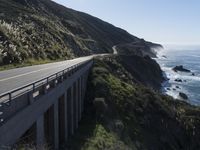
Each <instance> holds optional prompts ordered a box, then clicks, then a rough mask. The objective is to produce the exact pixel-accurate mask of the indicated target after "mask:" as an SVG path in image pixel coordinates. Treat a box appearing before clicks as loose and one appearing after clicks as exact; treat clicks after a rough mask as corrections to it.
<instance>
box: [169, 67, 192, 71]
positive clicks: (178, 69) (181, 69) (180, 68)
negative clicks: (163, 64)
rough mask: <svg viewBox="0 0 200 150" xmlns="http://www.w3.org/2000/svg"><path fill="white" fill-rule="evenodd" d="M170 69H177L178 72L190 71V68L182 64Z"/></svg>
mask: <svg viewBox="0 0 200 150" xmlns="http://www.w3.org/2000/svg"><path fill="white" fill-rule="evenodd" d="M172 70H174V71H175V72H177V71H180V72H191V71H190V70H188V69H185V68H184V67H183V66H182V65H180V66H176V67H174V68H173V69H172Z"/></svg>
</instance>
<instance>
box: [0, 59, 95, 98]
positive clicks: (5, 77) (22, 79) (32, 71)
mask: <svg viewBox="0 0 200 150" xmlns="http://www.w3.org/2000/svg"><path fill="white" fill-rule="evenodd" d="M93 57H94V55H93V56H87V57H80V58H76V59H73V60H67V61H61V62H56V63H49V64H43V65H35V66H29V67H23V68H16V69H11V70H6V71H0V95H1V94H3V93H6V92H8V91H11V90H13V89H16V88H19V87H22V86H25V85H27V84H30V83H33V82H34V81H38V80H40V79H42V78H45V77H47V76H50V75H52V74H55V73H56V72H59V71H62V70H64V69H66V68H69V67H70V66H73V65H76V64H78V63H81V62H84V61H87V60H90V59H92V58H93Z"/></svg>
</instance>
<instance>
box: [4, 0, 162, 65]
mask: <svg viewBox="0 0 200 150" xmlns="http://www.w3.org/2000/svg"><path fill="white" fill-rule="evenodd" d="M135 42H136V43H138V45H140V46H142V47H145V49H142V50H141V51H145V52H151V47H152V46H159V47H161V45H156V44H154V43H149V42H146V41H144V40H143V39H139V38H137V37H135V36H133V35H131V34H129V33H128V32H126V31H125V30H122V29H120V28H117V27H115V26H113V25H111V24H109V23H107V22H104V21H102V20H100V19H98V18H96V17H93V16H91V15H88V14H86V13H82V12H78V11H75V10H72V9H69V8H66V7H64V6H61V5H59V4H57V3H55V2H53V1H51V0H0V65H4V64H10V63H21V62H24V61H26V60H28V59H36V60H37V59H44V60H45V59H50V60H55V59H68V58H72V57H78V56H84V55H89V54H93V53H107V52H109V53H112V52H113V50H112V47H113V46H114V45H123V46H125V47H126V45H127V44H129V43H135ZM135 50H136V51H137V50H138V48H137V47H134V46H132V47H131V51H135ZM151 54H152V53H151Z"/></svg>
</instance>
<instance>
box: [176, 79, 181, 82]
mask: <svg viewBox="0 0 200 150" xmlns="http://www.w3.org/2000/svg"><path fill="white" fill-rule="evenodd" d="M174 81H176V82H183V80H181V79H175V80H174Z"/></svg>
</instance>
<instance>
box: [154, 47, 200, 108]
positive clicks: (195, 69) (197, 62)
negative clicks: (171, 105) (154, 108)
mask: <svg viewBox="0 0 200 150" xmlns="http://www.w3.org/2000/svg"><path fill="white" fill-rule="evenodd" d="M156 61H157V62H158V63H159V65H160V66H161V69H162V70H163V71H164V72H163V75H164V76H166V77H167V78H168V79H169V80H168V81H166V82H164V83H163V88H162V91H163V93H165V94H168V95H170V96H173V97H174V98H180V97H179V92H182V93H185V94H186V95H187V96H188V100H186V101H187V102H189V103H191V104H193V105H200V47H197V46H195V47H181V48H180V47H179V48H178V47H169V48H165V49H163V50H160V51H159V52H158V58H156ZM179 65H183V67H184V68H186V69H189V70H191V73H185V72H174V71H173V70H172V68H173V67H175V66H179ZM192 73H194V75H192ZM176 79H179V80H181V81H182V82H177V81H175V80H176Z"/></svg>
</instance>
